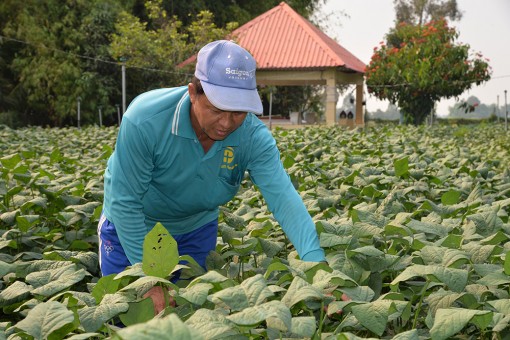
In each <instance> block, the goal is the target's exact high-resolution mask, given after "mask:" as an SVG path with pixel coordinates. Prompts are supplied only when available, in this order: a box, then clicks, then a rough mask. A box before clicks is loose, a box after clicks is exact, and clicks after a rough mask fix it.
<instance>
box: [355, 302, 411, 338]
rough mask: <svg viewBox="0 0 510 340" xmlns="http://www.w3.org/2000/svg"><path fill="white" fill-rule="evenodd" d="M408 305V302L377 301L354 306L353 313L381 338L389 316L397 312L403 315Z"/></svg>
mask: <svg viewBox="0 0 510 340" xmlns="http://www.w3.org/2000/svg"><path fill="white" fill-rule="evenodd" d="M406 305H407V302H402V301H390V300H377V301H374V302H369V303H364V304H361V305H356V306H353V307H352V313H353V314H354V316H355V317H356V319H358V320H359V322H360V323H361V324H362V325H363V326H364V327H366V328H367V329H369V330H370V331H371V332H374V333H375V334H377V335H379V336H381V335H382V334H383V333H384V331H385V330H386V324H387V323H388V319H389V316H390V315H391V314H393V313H395V312H397V310H399V312H400V314H401V313H402V311H403V310H404V308H405V306H406ZM397 306H398V307H397Z"/></svg>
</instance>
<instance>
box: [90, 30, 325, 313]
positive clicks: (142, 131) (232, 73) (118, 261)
mask: <svg viewBox="0 0 510 340" xmlns="http://www.w3.org/2000/svg"><path fill="white" fill-rule="evenodd" d="M255 69H256V63H255V60H254V59H253V57H252V56H251V55H250V53H248V52H247V51H246V50H245V49H243V48H242V47H240V46H239V45H237V44H235V43H233V42H231V41H226V40H219V41H214V42H211V43H209V44H207V45H206V46H205V47H203V48H202V49H201V50H200V51H199V53H198V57H197V64H196V69H195V76H194V77H193V79H192V81H191V83H189V84H188V85H187V86H181V87H175V88H163V89H157V90H153V91H149V92H146V93H143V94H141V95H140V96H138V97H137V98H135V99H134V100H133V102H132V103H131V104H130V106H129V108H128V110H127V111H126V113H125V115H124V117H123V120H122V124H121V126H120V130H119V134H118V137H117V142H116V146H115V151H114V152H113V154H112V155H111V157H110V159H109V160H108V166H107V169H106V171H105V175H104V181H105V183H104V205H103V214H102V216H101V219H100V221H99V225H98V235H99V241H100V242H99V247H100V251H99V255H100V256H99V260H100V267H101V272H102V274H103V275H108V274H111V273H119V272H121V271H123V270H124V269H125V268H126V267H127V266H130V265H133V264H135V263H137V262H141V261H142V247H143V241H144V237H145V235H146V234H147V233H148V232H149V231H150V230H151V229H152V227H153V226H154V225H155V224H156V223H157V222H161V223H162V224H163V225H164V226H165V227H166V228H167V229H168V231H169V232H170V234H172V236H173V237H174V238H175V240H176V241H177V243H178V248H179V254H180V255H190V256H191V257H193V258H194V259H195V260H196V261H197V262H198V263H199V264H200V265H201V266H202V267H204V268H205V261H206V257H207V255H208V254H209V252H210V251H211V250H214V249H215V247H216V238H217V231H218V214H219V209H218V207H219V206H220V205H223V204H225V203H227V202H228V201H230V200H231V199H232V198H233V197H234V196H235V195H236V193H237V191H238V189H239V186H240V184H241V181H242V180H243V178H244V174H245V171H248V173H249V175H250V177H251V179H252V181H253V182H254V183H255V184H256V185H257V186H258V188H259V189H260V191H261V192H262V195H263V196H264V199H265V201H266V202H267V204H268V207H269V210H270V211H271V212H272V213H273V215H274V217H275V218H276V220H277V221H278V222H279V223H280V225H281V226H282V228H283V230H284V232H285V233H286V235H287V236H288V238H289V239H290V241H291V242H292V243H293V244H294V246H295V248H296V250H297V252H298V254H299V256H300V257H301V259H302V260H304V261H317V262H318V261H325V257H324V251H323V249H321V247H320V245H319V240H318V237H317V232H316V230H315V225H314V223H313V221H312V219H311V217H310V215H309V213H308V212H307V210H306V208H305V206H304V204H303V202H302V200H301V197H300V196H299V194H298V193H297V192H296V190H295V189H294V187H293V185H292V183H291V181H290V178H289V176H288V175H287V173H286V172H285V170H284V168H283V166H282V163H281V161H280V154H279V151H278V149H277V147H276V142H275V140H274V138H273V137H272V135H271V133H270V131H269V130H268V129H267V128H266V126H265V125H264V124H263V123H262V122H261V121H260V120H259V119H258V118H257V117H256V116H255V115H254V113H255V114H261V113H262V103H261V100H260V96H259V94H258V92H257V87H256V79H255ZM156 288H157V287H154V289H156ZM149 295H151V296H152V298H153V300H154V302H155V307H156V311H157V312H158V308H159V310H161V309H163V308H164V303H163V302H162V301H164V300H162V291H156V290H154V291H152V292H151V294H149ZM158 306H159V307H158Z"/></svg>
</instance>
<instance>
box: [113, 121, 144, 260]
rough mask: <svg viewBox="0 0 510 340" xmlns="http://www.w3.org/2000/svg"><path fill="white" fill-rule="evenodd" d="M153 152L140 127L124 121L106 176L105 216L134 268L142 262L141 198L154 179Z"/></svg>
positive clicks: (142, 226) (142, 222)
mask: <svg viewBox="0 0 510 340" xmlns="http://www.w3.org/2000/svg"><path fill="white" fill-rule="evenodd" d="M152 168H153V162H152V152H151V148H150V147H149V143H148V140H147V136H145V135H144V133H143V131H142V130H140V128H139V126H137V125H135V124H133V123H132V122H131V121H130V120H129V118H128V117H124V119H123V120H122V124H121V127H120V130H119V135H118V137H117V143H116V146H115V152H114V153H113V154H112V156H111V158H110V160H109V161H108V168H107V171H106V174H105V213H106V216H107V217H108V218H109V219H110V220H111V222H113V223H114V224H115V227H116V230H117V234H118V236H119V240H120V243H121V245H122V248H123V249H124V252H125V254H126V256H127V258H128V260H129V262H131V264H134V263H137V262H141V261H142V249H143V240H144V238H145V235H146V234H147V227H146V225H145V217H144V214H143V211H142V209H143V205H142V198H143V196H144V194H145V193H146V192H147V188H148V186H149V183H150V180H151V178H152Z"/></svg>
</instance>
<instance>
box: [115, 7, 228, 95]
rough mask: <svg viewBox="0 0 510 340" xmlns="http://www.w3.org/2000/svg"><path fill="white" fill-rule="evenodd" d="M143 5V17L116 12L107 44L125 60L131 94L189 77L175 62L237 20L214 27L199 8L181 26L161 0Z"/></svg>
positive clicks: (182, 81) (221, 35)
mask: <svg viewBox="0 0 510 340" xmlns="http://www.w3.org/2000/svg"><path fill="white" fill-rule="evenodd" d="M145 6H146V15H147V18H148V19H147V21H143V20H140V19H139V18H137V17H135V16H134V15H132V14H130V13H128V12H126V11H123V12H121V13H120V15H119V20H118V22H117V24H116V33H115V34H113V35H112V42H111V45H110V53H111V55H112V56H113V58H115V59H116V60H120V61H125V63H126V66H127V67H128V68H129V72H128V74H129V76H130V78H129V79H128V80H129V83H131V84H136V88H133V87H132V88H131V89H130V92H131V93H132V94H135V95H137V94H138V93H141V92H144V91H147V90H150V89H153V88H157V87H164V86H175V85H184V84H185V83H186V81H189V80H190V73H189V72H187V71H189V70H188V69H184V70H182V69H177V65H178V64H179V63H181V62H182V61H184V60H185V59H186V58H188V57H189V56H191V55H193V54H194V53H196V52H198V50H199V49H200V48H201V47H202V46H203V45H205V44H206V43H207V42H210V41H212V40H217V39H223V38H224V37H225V36H227V34H228V33H230V32H231V31H232V30H233V29H235V28H236V27H237V23H229V24H227V27H226V28H219V27H217V26H216V25H215V24H214V22H213V18H214V16H213V14H212V13H211V12H208V11H203V12H200V13H199V14H198V16H197V17H196V18H195V21H193V22H191V23H190V25H189V26H187V27H183V26H182V22H181V21H180V20H178V19H177V18H176V17H175V16H174V17H170V16H168V14H167V12H166V11H165V9H164V8H163V2H162V0H154V1H147V2H146V3H145ZM130 67H131V68H130ZM135 78H136V79H135Z"/></svg>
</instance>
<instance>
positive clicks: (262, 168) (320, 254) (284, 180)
mask: <svg viewBox="0 0 510 340" xmlns="http://www.w3.org/2000/svg"><path fill="white" fill-rule="evenodd" d="M248 171H249V173H250V176H251V178H252V181H253V182H254V183H255V184H256V185H257V186H258V187H259V189H260V191H261V192H262V195H263V196H264V199H265V200H266V203H267V205H268V208H269V210H270V211H271V212H272V213H273V215H274V217H275V219H276V220H277V221H278V222H279V223H280V225H281V227H282V229H283V231H284V232H285V234H286V235H287V237H288V238H289V240H290V241H291V242H292V244H293V245H294V247H295V248H296V250H297V252H298V254H299V256H300V258H301V259H302V260H304V261H324V260H325V256H324V250H323V249H322V248H321V247H320V243H319V239H318V236H317V231H316V229H315V224H314V222H313V220H312V218H311V217H310V214H309V213H308V211H307V210H306V207H305V205H304V203H303V201H302V199H301V197H300V196H299V194H298V193H297V191H296V189H295V188H294V186H293V185H292V182H291V180H290V178H289V175H288V174H287V173H286V171H285V169H284V168H283V164H282V162H281V160H280V153H279V151H278V148H277V147H276V142H275V140H274V138H273V137H272V136H271V134H270V132H269V130H267V128H265V127H262V128H260V129H258V130H257V132H256V133H255V134H254V136H253V140H252V146H251V156H250V162H249V165H248Z"/></svg>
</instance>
